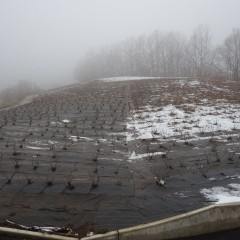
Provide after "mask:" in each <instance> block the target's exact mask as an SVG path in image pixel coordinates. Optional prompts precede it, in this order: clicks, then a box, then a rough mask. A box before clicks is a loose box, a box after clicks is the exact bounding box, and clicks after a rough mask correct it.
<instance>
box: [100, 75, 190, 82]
mask: <svg viewBox="0 0 240 240" xmlns="http://www.w3.org/2000/svg"><path fill="white" fill-rule="evenodd" d="M148 79H149V80H151V79H175V80H180V79H182V80H186V79H193V78H189V77H131V76H122V77H109V78H99V79H98V80H100V81H104V82H118V81H131V80H148Z"/></svg>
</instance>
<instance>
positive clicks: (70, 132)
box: [1, 98, 129, 191]
mask: <svg viewBox="0 0 240 240" xmlns="http://www.w3.org/2000/svg"><path fill="white" fill-rule="evenodd" d="M97 100H98V99H97V98H96V99H95V102H97V103H99V101H97ZM113 100H114V99H113ZM41 101H42V100H41ZM41 101H40V102H41ZM52 101H53V100H51V99H48V104H49V105H50V106H48V107H46V106H45V104H44V105H43V106H42V107H43V110H42V111H39V109H41V105H40V106H39V104H38V103H36V102H34V103H32V104H28V105H27V106H22V107H20V108H19V109H18V108H16V109H14V110H9V111H7V113H5V114H3V115H4V116H7V117H5V120H6V121H7V123H6V124H3V125H2V132H3V133H2V143H3V144H2V145H1V150H2V158H1V163H2V165H3V166H5V167H4V168H2V169H1V172H2V177H3V178H4V179H5V182H4V183H3V185H2V186H6V184H11V183H12V180H13V179H14V178H16V179H18V180H19V179H24V178H25V180H26V183H27V184H28V185H31V184H32V183H34V182H39V181H42V182H43V183H44V187H43V189H45V187H50V186H52V185H53V182H54V181H56V179H58V180H59V179H61V180H62V179H66V180H67V185H66V186H67V189H70V190H73V189H74V185H73V184H72V181H73V180H74V179H81V178H82V179H84V178H85V179H88V181H89V180H90V182H91V188H90V189H92V188H96V187H97V186H98V181H99V170H98V169H99V167H98V166H99V165H101V163H99V160H98V158H99V155H100V156H101V153H100V151H101V150H100V148H99V147H98V148H97V150H96V149H95V150H93V147H92V142H94V141H95V139H98V138H100V137H101V138H102V139H103V140H102V142H103V144H104V143H105V141H104V138H105V137H106V138H109V134H106V130H109V129H111V130H113V127H110V128H109V127H108V128H107V126H108V125H112V126H114V125H115V122H117V121H119V123H122V122H123V121H122V118H123V117H124V115H125V114H126V113H127V112H128V111H129V110H128V107H129V106H128V104H123V103H122V101H121V99H120V101H119V102H118V103H117V102H116V101H115V102H112V105H110V106H105V105H106V102H108V101H110V102H111V98H110V99H106V98H103V101H102V105H101V104H99V105H97V104H96V103H94V101H92V102H90V103H89V104H88V105H85V106H84V105H81V103H80V105H76V106H75V105H72V103H69V104H70V105H71V106H70V105H68V106H67V108H65V107H62V106H60V107H58V109H57V110H56V108H55V107H54V108H53V109H55V110H52V109H51V104H52ZM53 102H55V101H53ZM56 102H58V101H57V100H56ZM59 102H60V104H61V101H59ZM113 103H114V104H113ZM115 103H116V104H117V108H116V111H115V109H113V107H112V106H114V105H115ZM54 104H55V103H54ZM31 105H34V106H35V107H32V106H31ZM56 105H58V103H57V104H56ZM37 107H38V108H37ZM121 107H122V110H121V112H120V111H118V108H121ZM78 108H79V109H78ZM107 108H109V112H108V111H106V109H107ZM124 108H125V110H124ZM32 111H33V113H32ZM34 111H37V113H34ZM100 111H101V112H100ZM91 112H92V113H93V114H92V116H89V115H91ZM101 114H102V116H101ZM103 114H104V115H103ZM108 115H109V116H108ZM26 116H27V117H26ZM64 116H67V117H69V116H70V117H69V119H70V120H66V121H64V120H62V121H61V120H60V119H63V118H64ZM91 117H92V118H93V120H92V119H91V120H90V121H91V123H93V125H92V126H91V124H90V123H89V122H90V121H89V119H90V118H91ZM15 118H16V119H15ZM101 118H102V119H101ZM108 118H109V119H110V120H109V121H106V120H105V119H107V120H108ZM9 119H11V120H13V122H14V124H9ZM72 119H74V120H72ZM100 120H102V121H104V123H103V124H102V125H100V124H99V126H100V127H99V128H97V127H96V126H97V123H96V122H97V121H100ZM119 123H118V124H116V125H120V124H119ZM84 124H86V125H87V127H84ZM9 125H10V126H9ZM105 125H106V127H105ZM15 126H16V128H15V129H12V127H13V128H14V127H15ZM89 126H90V127H89ZM105 128H106V129H105ZM123 130H124V129H122V128H121V127H120V128H119V131H123ZM13 131H14V134H12V132H13ZM16 131H18V132H16ZM73 136H74V137H75V138H73ZM82 136H84V137H88V139H90V140H91V141H90V144H89V142H88V141H86V142H87V143H85V142H84V140H83V139H84V138H83V139H82ZM113 136H114V135H112V136H111V141H106V143H107V144H109V143H110V144H111V145H114V144H113V140H112V139H114V137H113ZM116 138H117V139H118V140H116V141H118V142H122V144H123V146H124V147H123V148H126V143H125V142H124V141H120V138H121V137H120V136H119V137H116ZM49 139H51V141H49ZM52 139H54V140H52ZM4 140H5V141H4ZM38 143H39V145H40V147H38ZM43 143H44V144H45V145H46V144H48V145H49V146H45V147H42V145H43ZM4 144H5V146H4ZM74 144H75V145H76V146H74ZM84 144H85V145H87V146H86V149H89V150H88V153H89V152H90V153H91V154H92V152H93V155H94V156H91V157H90V156H87V155H86V154H85V155H84V159H83V160H81V159H79V155H80V156H81V155H82V153H83V152H81V151H78V149H77V146H78V145H84ZM97 144H98V145H99V144H100V141H99V142H98V143H97ZM34 146H35V147H34ZM105 148H106V149H109V146H105ZM67 153H68V154H67ZM69 153H70V156H69ZM73 153H74V154H75V155H76V156H73V155H74V154H73ZM91 154H90V155H91ZM108 154H109V153H108ZM111 154H113V155H114V150H111ZM71 158H72V160H70V159H71ZM80 158H81V157H80ZM66 160H67V161H66ZM117 165H119V164H117ZM101 167H102V166H101ZM113 168H114V175H115V176H117V174H118V171H119V170H118V168H119V166H116V167H113ZM82 173H85V175H84V174H82ZM115 179H117V178H116V177H115ZM115 182H116V183H118V184H119V183H120V181H119V180H115ZM64 189H65V187H64ZM41 191H42V190H41Z"/></svg>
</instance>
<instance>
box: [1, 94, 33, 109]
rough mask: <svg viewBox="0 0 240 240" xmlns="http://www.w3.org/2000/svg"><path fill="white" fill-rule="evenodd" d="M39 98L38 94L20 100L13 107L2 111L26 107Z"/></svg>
mask: <svg viewBox="0 0 240 240" xmlns="http://www.w3.org/2000/svg"><path fill="white" fill-rule="evenodd" d="M37 97H38V94H33V95H29V96H26V97H25V98H24V99H22V100H20V101H19V102H18V103H15V104H13V105H12V106H9V107H3V108H0V111H4V110H9V109H12V108H16V107H19V106H22V105H25V104H27V103H30V102H32V101H33V100H34V99H35V98H37Z"/></svg>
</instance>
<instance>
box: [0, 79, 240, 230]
mask: <svg viewBox="0 0 240 240" xmlns="http://www.w3.org/2000/svg"><path fill="white" fill-rule="evenodd" d="M118 80H123V79H118ZM239 92H240V84H239V83H237V82H235V81H227V82H226V81H222V80H206V79H205V80H200V79H141V80H137V79H132V80H131V81H130V80H129V81H127V80H126V79H125V80H124V81H111V80H108V81H104V80H99V81H93V82H91V83H89V84H85V85H72V86H68V87H65V88H61V89H57V90H52V91H49V92H45V93H42V94H40V95H39V96H38V97H36V98H34V99H33V101H32V102H29V103H26V104H24V105H21V106H17V107H15V108H11V109H7V110H3V111H1V112H0V123H1V129H0V149H1V160H0V194H1V198H0V208H1V209H2V211H1V213H0V219H1V220H2V224H3V220H4V219H9V220H11V221H14V222H16V223H19V224H23V225H27V226H32V225H38V226H56V227H60V226H68V227H71V228H73V229H74V230H75V231H76V232H81V234H83V235H84V234H86V233H87V232H91V231H93V232H104V231H107V230H113V229H119V228H123V227H127V226H133V225H137V224H141V223H147V222H151V221H154V220H159V219H162V218H165V217H169V216H173V215H176V214H179V213H183V212H187V211H189V210H192V209H196V208H198V207H201V206H204V205H206V204H212V203H215V202H226V201H227V202H228V201H239V200H240V180H239V179H240V177H239V173H240V170H239V166H240V165H239V164H240V111H239V109H240V97H239ZM83 229H84V231H83Z"/></svg>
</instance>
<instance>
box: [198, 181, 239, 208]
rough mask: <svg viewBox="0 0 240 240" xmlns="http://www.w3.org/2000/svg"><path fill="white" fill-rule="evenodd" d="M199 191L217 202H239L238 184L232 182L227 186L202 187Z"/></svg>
mask: <svg viewBox="0 0 240 240" xmlns="http://www.w3.org/2000/svg"><path fill="white" fill-rule="evenodd" d="M200 193H201V194H203V195H204V197H205V198H206V199H208V200H210V201H213V202H215V203H217V204H221V203H229V202H240V184H235V183H232V184H228V186H227V187H213V188H204V189H202V190H201V191H200Z"/></svg>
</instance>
